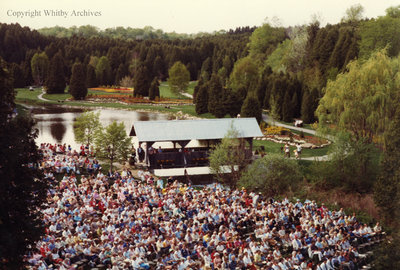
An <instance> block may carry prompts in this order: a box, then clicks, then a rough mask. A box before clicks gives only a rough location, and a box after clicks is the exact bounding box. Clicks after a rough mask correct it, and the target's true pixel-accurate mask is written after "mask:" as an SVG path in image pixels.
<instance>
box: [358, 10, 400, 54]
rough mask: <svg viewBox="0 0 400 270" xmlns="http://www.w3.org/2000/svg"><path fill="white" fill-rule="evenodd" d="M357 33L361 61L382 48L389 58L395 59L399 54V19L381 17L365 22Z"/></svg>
mask: <svg viewBox="0 0 400 270" xmlns="http://www.w3.org/2000/svg"><path fill="white" fill-rule="evenodd" d="M359 33H360V36H361V41H360V53H359V58H361V59H368V58H369V57H370V56H371V54H373V53H374V52H375V51H377V50H381V49H384V48H387V54H388V55H389V56H390V57H396V56H397V55H398V54H399V52H400V17H391V16H383V17H379V18H378V19H376V20H369V21H365V22H363V23H361V24H360V30H359Z"/></svg>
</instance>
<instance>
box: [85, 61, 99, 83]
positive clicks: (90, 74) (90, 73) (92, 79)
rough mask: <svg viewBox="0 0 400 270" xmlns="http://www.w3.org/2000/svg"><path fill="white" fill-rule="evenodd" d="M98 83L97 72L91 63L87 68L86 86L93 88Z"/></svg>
mask: <svg viewBox="0 0 400 270" xmlns="http://www.w3.org/2000/svg"><path fill="white" fill-rule="evenodd" d="M97 85H98V84H97V78H96V72H95V70H94V67H93V66H92V65H90V64H89V65H87V68H86V87H88V88H92V87H96V86H97Z"/></svg>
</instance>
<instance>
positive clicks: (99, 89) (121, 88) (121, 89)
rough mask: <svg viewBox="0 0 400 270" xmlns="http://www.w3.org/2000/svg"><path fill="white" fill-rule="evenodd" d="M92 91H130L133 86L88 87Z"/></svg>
mask: <svg viewBox="0 0 400 270" xmlns="http://www.w3.org/2000/svg"><path fill="white" fill-rule="evenodd" d="M90 90H92V91H103V92H107V93H132V92H133V88H129V87H115V88H109V87H96V88H90Z"/></svg>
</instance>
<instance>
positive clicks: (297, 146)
mask: <svg viewBox="0 0 400 270" xmlns="http://www.w3.org/2000/svg"><path fill="white" fill-rule="evenodd" d="M301 150H302V148H301V144H300V143H297V145H296V151H297V154H298V156H299V157H298V158H299V159H300V158H301Z"/></svg>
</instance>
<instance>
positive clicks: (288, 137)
mask: <svg viewBox="0 0 400 270" xmlns="http://www.w3.org/2000/svg"><path fill="white" fill-rule="evenodd" d="M261 129H262V131H263V134H264V137H261V138H256V140H266V141H272V142H275V143H281V144H286V143H287V144H289V145H292V146H294V145H296V144H298V143H300V144H301V145H302V147H303V148H311V149H315V148H322V147H325V146H328V145H330V144H331V142H330V141H329V140H326V139H323V138H320V137H316V136H310V135H305V134H304V133H300V134H296V133H293V132H292V131H290V130H289V129H287V128H284V127H280V126H268V127H261Z"/></svg>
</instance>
